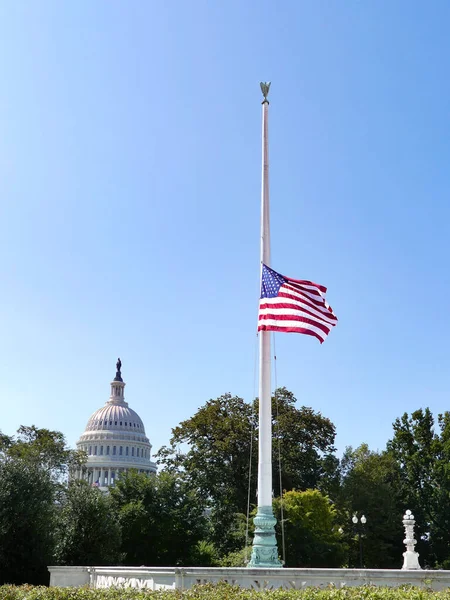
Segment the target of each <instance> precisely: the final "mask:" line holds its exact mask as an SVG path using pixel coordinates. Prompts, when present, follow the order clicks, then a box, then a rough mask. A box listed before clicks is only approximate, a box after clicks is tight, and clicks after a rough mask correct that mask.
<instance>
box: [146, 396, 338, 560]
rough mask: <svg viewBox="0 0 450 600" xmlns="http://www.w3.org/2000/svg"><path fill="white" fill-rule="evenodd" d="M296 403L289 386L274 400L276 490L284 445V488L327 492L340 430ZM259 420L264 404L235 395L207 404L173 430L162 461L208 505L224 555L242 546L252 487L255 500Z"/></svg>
mask: <svg viewBox="0 0 450 600" xmlns="http://www.w3.org/2000/svg"><path fill="white" fill-rule="evenodd" d="M295 403H296V398H295V397H294V395H293V394H292V392H289V391H288V390H286V389H285V388H280V389H278V390H277V391H276V393H275V396H274V397H273V398H272V421H273V422H272V427H273V432H274V444H273V481H274V487H275V489H276V490H277V488H278V491H280V490H279V487H280V486H279V470H278V465H279V461H278V447H280V450H281V464H282V488H283V489H285V490H290V489H293V488H297V489H307V488H309V487H317V486H319V485H321V483H323V485H324V486H325V487H326V486H327V485H328V483H329V482H331V481H332V479H333V477H332V474H331V471H332V470H333V468H335V467H336V462H335V460H333V459H334V457H333V452H334V446H333V444H334V437H335V428H334V425H333V424H332V423H331V421H330V420H329V419H326V418H325V417H323V416H322V415H321V414H320V413H317V412H315V411H313V410H312V409H311V408H307V407H301V408H297V407H296V406H295ZM257 414H258V400H256V401H255V403H254V404H253V405H250V404H248V403H246V402H244V400H243V399H242V398H239V397H238V396H231V394H225V395H223V396H220V397H219V398H217V399H215V400H209V401H208V402H207V403H206V404H205V405H204V406H202V407H201V408H200V409H199V410H198V411H197V413H196V414H195V415H194V416H193V417H191V418H190V419H187V420H186V421H183V422H182V423H180V425H179V426H178V427H176V428H175V429H173V430H172V438H171V440H170V446H169V447H163V448H162V449H161V450H160V451H159V453H158V455H157V458H158V461H159V463H160V464H162V465H164V466H165V467H166V468H167V469H168V470H170V471H171V472H175V473H179V474H180V475H181V476H183V477H184V478H185V479H186V480H187V481H189V483H190V485H191V486H192V487H195V488H196V489H198V490H199V492H200V494H201V495H202V496H203V497H204V498H205V499H206V500H207V501H208V503H209V506H210V507H211V523H212V534H211V536H212V537H211V539H212V541H213V542H214V544H215V545H216V547H217V548H218V549H219V550H220V552H221V554H222V555H224V554H228V553H229V552H234V551H238V550H240V549H241V548H242V546H243V537H242V531H241V529H240V528H239V527H237V526H235V524H238V523H239V522H240V518H239V517H237V515H245V514H246V513H247V502H248V486H249V484H250V490H251V498H252V499H253V501H254V500H255V499H256V478H257V447H258V429H257V422H258V419H257ZM278 443H279V444H278ZM181 448H183V449H185V450H181ZM250 466H251V476H250V477H249V474H250Z"/></svg>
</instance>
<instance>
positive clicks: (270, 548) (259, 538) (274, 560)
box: [247, 506, 283, 569]
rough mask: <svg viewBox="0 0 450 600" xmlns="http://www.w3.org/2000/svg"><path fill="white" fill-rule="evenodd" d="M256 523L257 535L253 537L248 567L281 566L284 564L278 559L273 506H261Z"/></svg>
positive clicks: (267, 567)
mask: <svg viewBox="0 0 450 600" xmlns="http://www.w3.org/2000/svg"><path fill="white" fill-rule="evenodd" d="M253 522H254V523H255V537H254V538H253V548H252V556H251V558H250V562H249V563H248V565H247V567H248V568H255V567H256V568H262V569H270V568H280V567H282V566H283V565H282V564H281V561H280V560H279V559H278V548H277V539H276V537H275V524H276V522H277V520H276V519H275V517H274V516H273V510H272V507H271V506H259V507H258V512H257V514H256V517H255V518H254V521H253Z"/></svg>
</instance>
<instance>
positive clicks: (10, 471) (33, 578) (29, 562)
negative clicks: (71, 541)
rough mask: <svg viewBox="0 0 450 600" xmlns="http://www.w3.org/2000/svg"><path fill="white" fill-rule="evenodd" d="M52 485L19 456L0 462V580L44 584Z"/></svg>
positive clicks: (46, 475)
mask: <svg viewBox="0 0 450 600" xmlns="http://www.w3.org/2000/svg"><path fill="white" fill-rule="evenodd" d="M53 523H54V484H53V483H52V481H51V478H50V475H49V473H48V471H46V470H45V469H43V468H42V466H40V465H39V464H37V463H30V462H28V461H25V460H24V459H23V458H16V459H11V458H5V457H3V460H1V461H0V565H1V569H0V583H15V584H19V583H47V582H48V571H47V565H49V564H50V563H51V562H52V551H53Z"/></svg>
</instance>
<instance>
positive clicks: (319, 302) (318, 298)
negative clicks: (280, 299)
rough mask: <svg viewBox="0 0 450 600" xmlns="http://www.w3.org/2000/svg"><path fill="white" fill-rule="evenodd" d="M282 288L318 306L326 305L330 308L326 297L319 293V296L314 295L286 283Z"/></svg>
mask: <svg viewBox="0 0 450 600" xmlns="http://www.w3.org/2000/svg"><path fill="white" fill-rule="evenodd" d="M280 290H286V292H287V293H289V294H292V295H293V296H297V297H298V298H304V299H305V300H308V301H309V302H312V303H313V304H317V306H325V307H326V308H328V303H327V302H326V300H325V298H324V297H323V296H321V295H320V294H319V296H313V295H312V294H307V293H306V292H301V291H300V290H297V289H295V288H293V287H292V286H290V285H288V284H285V285H283V286H281V288H280Z"/></svg>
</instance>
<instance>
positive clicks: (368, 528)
mask: <svg viewBox="0 0 450 600" xmlns="http://www.w3.org/2000/svg"><path fill="white" fill-rule="evenodd" d="M340 469H341V477H342V485H341V490H340V494H339V498H338V501H337V507H338V510H339V513H340V516H339V518H340V523H341V527H342V529H343V531H344V533H343V537H344V539H345V540H346V542H347V543H348V546H349V557H348V564H349V566H351V567H357V566H359V544H358V534H357V530H356V527H361V525H360V524H358V525H357V526H356V527H355V526H354V525H353V523H352V520H351V519H352V516H353V515H354V514H355V513H356V514H357V515H358V516H361V515H363V514H364V515H365V516H366V518H367V523H366V524H365V525H364V526H363V527H361V531H360V533H361V532H362V533H363V535H364V537H363V550H364V552H363V555H364V565H365V566H366V567H370V568H400V567H401V560H402V552H403V551H404V548H403V546H402V540H403V530H402V523H401V519H402V515H403V512H404V507H403V502H402V495H401V487H400V481H399V469H398V464H397V462H396V461H395V459H394V458H393V456H392V455H391V454H389V453H387V452H373V451H371V450H369V448H368V446H367V444H362V445H361V446H359V448H356V450H353V448H351V447H349V448H347V449H346V451H345V453H344V455H343V457H342V460H341V466H340Z"/></svg>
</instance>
